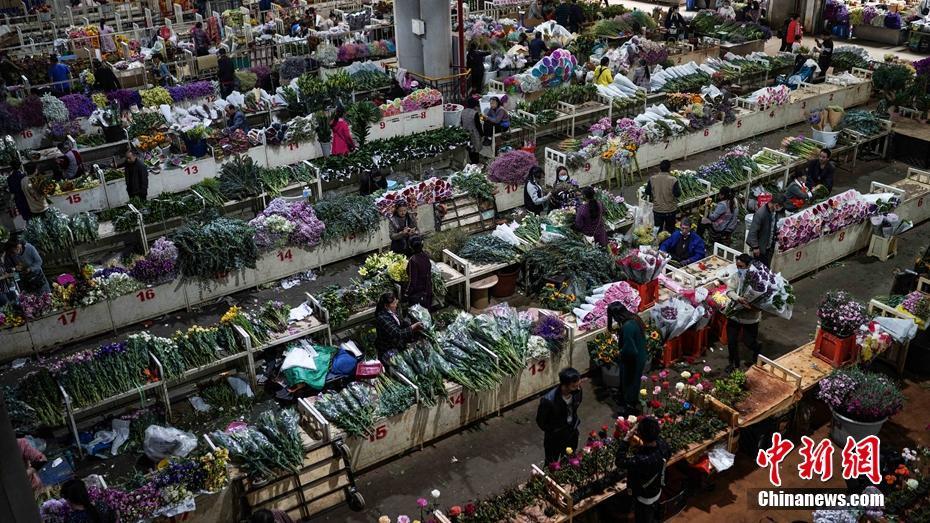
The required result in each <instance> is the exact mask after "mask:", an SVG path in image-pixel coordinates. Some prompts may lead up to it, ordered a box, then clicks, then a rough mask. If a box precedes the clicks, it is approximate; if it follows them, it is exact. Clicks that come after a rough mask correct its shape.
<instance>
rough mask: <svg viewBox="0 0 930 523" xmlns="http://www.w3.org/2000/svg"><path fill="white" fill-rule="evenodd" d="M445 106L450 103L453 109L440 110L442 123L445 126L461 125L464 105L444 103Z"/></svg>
mask: <svg viewBox="0 0 930 523" xmlns="http://www.w3.org/2000/svg"><path fill="white" fill-rule="evenodd" d="M446 105H447V106H449V105H452V106H454V109H453V110H451V111H446V110H445V109H443V111H442V124H443V126H445V127H461V125H462V110H463V109H465V106H463V105H459V104H446Z"/></svg>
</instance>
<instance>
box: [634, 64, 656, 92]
mask: <svg viewBox="0 0 930 523" xmlns="http://www.w3.org/2000/svg"><path fill="white" fill-rule="evenodd" d="M633 83H634V84H636V86H637V87H642V88H643V90H644V91H646V92H647V93H648V92H649V91H651V90H652V89H651V84H652V75H650V74H649V64H647V63H646V59H645V58H640V59H639V65H637V66H636V68H634V69H633Z"/></svg>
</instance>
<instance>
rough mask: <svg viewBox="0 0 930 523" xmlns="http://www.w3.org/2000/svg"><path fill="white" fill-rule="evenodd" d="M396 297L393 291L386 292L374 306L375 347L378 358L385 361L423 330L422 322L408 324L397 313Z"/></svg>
mask: <svg viewBox="0 0 930 523" xmlns="http://www.w3.org/2000/svg"><path fill="white" fill-rule="evenodd" d="M397 304H398V300H397V297H396V296H394V293H393V292H386V293H384V294H382V295H381V297H380V298H378V305H377V306H375V334H376V336H375V348H376V349H377V350H378V358H379V359H380V360H381V361H382V362H384V363H387V361H388V360H390V359H391V356H393V355H394V354H396V353H397V352H400V351H402V350H404V349H405V348H406V346H407V344H408V343H410V342H411V341H413V339H414V338H415V337H416V333H418V332H420V331H421V330H423V324H422V323H419V322H417V323H414V324H412V325H411V324H410V322H409V321H408V320H402V319H400V317H399V316H398V315H397Z"/></svg>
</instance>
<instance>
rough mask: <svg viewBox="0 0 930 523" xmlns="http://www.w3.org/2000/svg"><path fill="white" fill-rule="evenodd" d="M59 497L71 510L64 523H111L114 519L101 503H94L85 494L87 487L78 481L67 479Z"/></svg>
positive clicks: (108, 508)
mask: <svg viewBox="0 0 930 523" xmlns="http://www.w3.org/2000/svg"><path fill="white" fill-rule="evenodd" d="M61 497H63V498H64V499H65V501H67V502H68V506H69V508H70V509H71V510H70V511H69V512H68V517H67V519H66V520H65V522H66V523H113V522H115V521H116V518H115V517H114V515H113V512H112V511H111V510H110V507H108V506H106V504H104V503H103V502H98V503H94V502H92V501H91V500H90V496H89V495H88V494H87V486H86V485H84V482H83V481H81V480H79V479H69V480H68V481H66V482H65V483H64V484H63V485H62V486H61Z"/></svg>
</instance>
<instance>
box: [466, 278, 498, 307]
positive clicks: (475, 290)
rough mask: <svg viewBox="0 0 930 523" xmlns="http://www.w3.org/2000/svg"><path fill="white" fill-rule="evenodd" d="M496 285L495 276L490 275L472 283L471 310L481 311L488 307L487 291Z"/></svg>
mask: <svg viewBox="0 0 930 523" xmlns="http://www.w3.org/2000/svg"><path fill="white" fill-rule="evenodd" d="M495 285H497V276H495V275H493V274H492V275H490V276H487V277H485V278H482V279H480V280H478V281H476V282H472V283H471V285H470V287H471V308H472V309H475V310H479V311H480V310H483V309H486V308H487V307H488V291H489V290H490V289H491V287H493V286H495Z"/></svg>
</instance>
